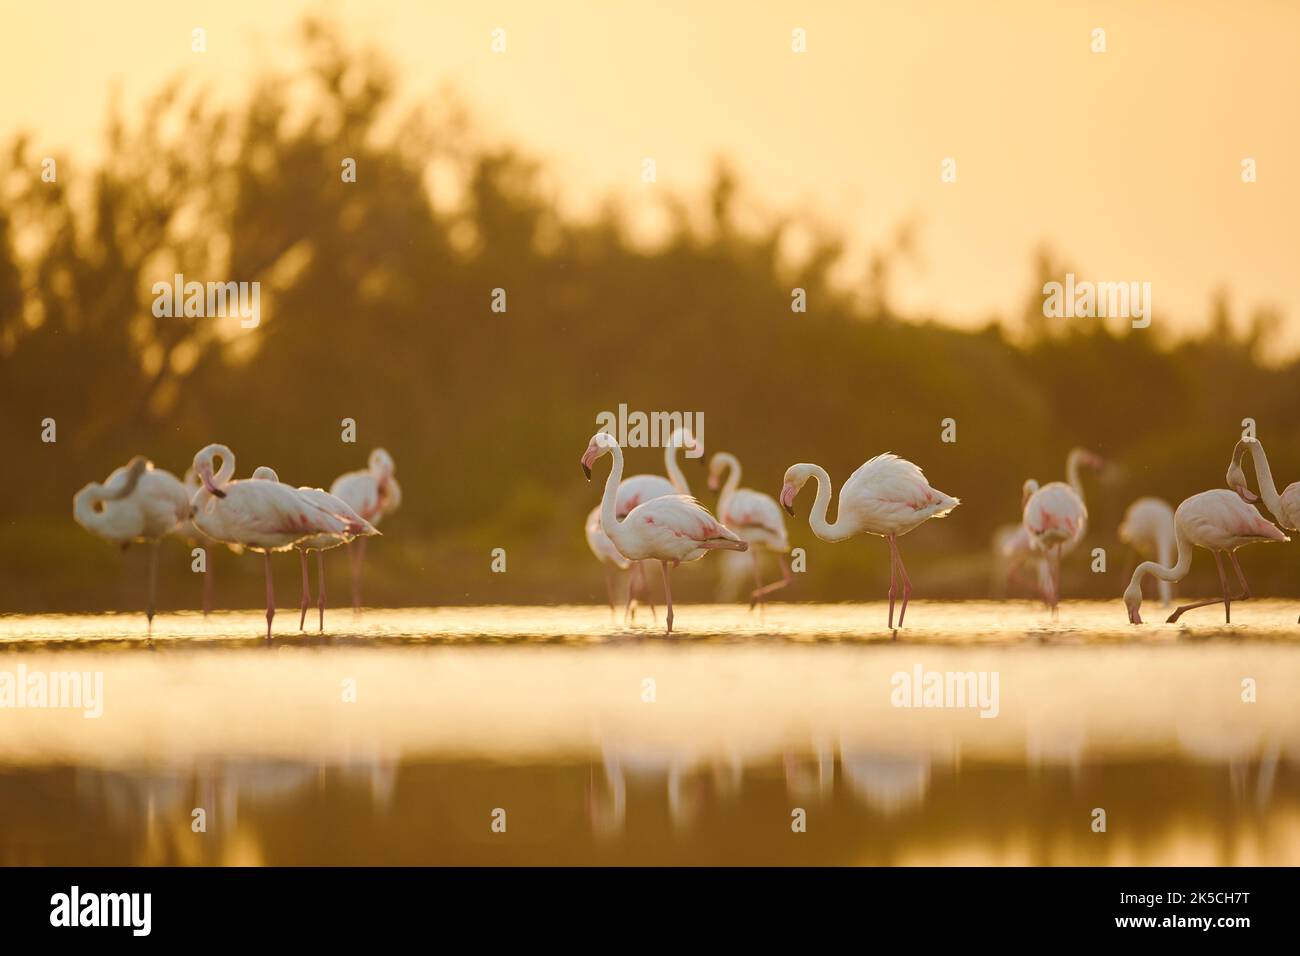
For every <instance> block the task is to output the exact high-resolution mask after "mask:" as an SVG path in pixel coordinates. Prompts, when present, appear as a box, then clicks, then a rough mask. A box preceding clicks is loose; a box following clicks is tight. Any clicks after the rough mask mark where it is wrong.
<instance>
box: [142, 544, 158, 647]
mask: <svg viewBox="0 0 1300 956" xmlns="http://www.w3.org/2000/svg"><path fill="white" fill-rule="evenodd" d="M157 594H158V542H157V541H150V542H149V603H148V605H147V606H146V607H145V611H144V613H145V616H146V617H147V618H148V619H149V633H150V634H152V633H153V615H154V610H155V606H154V599H155V597H156V596H157Z"/></svg>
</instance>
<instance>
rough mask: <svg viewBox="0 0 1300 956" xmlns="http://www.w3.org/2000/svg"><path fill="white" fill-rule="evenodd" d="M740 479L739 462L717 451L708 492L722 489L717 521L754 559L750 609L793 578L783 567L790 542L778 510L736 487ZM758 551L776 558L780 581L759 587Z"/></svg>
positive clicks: (767, 498) (756, 494)
mask: <svg viewBox="0 0 1300 956" xmlns="http://www.w3.org/2000/svg"><path fill="white" fill-rule="evenodd" d="M723 472H727V473H728V474H727V480H726V483H725V484H723V482H722V474H723ZM740 475H741V469H740V461H739V459H737V458H736V456H735V455H733V454H731V453H730V452H726V451H720V452H718V453H717V454H715V455H714V456H713V458H712V459H710V460H709V490H710V491H717V490H718V488H719V487H721V488H722V493H721V494H719V495H718V520H719V521H721V522H722V523H723V524H724V525H726V526H727V527H728V528H731V529H732V530H733V531H735V532H736V533H737V534H739V535H740V536H741V537H742V538H744V539H745V540H746V541H748V542H749V545H750V553H751V554H752V555H753V558H754V590H753V591H752V592H750V602H749V606H750V608H751V609H752V608H753V607H754V605H755V604H756V603H758V604H761V603H763V602H764V600H765V598H766V596H767V595H768V594H771V593H772V592H773V591H779V590H780V589H781V588H784V587H787V586H789V585H790V583H791V582H792V581H794V575H793V574H791V573H790V568H789V565H787V564H786V563H785V555H786V552H787V551H789V550H790V539H789V536H788V535H787V534H786V531H785V516H784V515H782V514H781V506H780V505H778V504H777V503H776V499H775V498H773V497H772V496H771V495H765V494H763V493H762V492H761V491H755V490H754V489H753V488H741V487H739V485H740ZM760 550H768V551H771V552H772V553H773V554H775V555H776V562H777V564H779V565H780V566H781V580H780V581H774V582H773V583H771V584H764V583H763V578H762V574H761V571H760V568H759V561H758V553H759V551H760Z"/></svg>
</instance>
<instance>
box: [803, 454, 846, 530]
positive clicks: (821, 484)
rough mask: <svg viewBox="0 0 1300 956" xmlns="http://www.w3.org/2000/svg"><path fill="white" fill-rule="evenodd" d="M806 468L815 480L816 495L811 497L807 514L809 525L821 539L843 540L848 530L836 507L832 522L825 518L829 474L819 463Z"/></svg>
mask: <svg viewBox="0 0 1300 956" xmlns="http://www.w3.org/2000/svg"><path fill="white" fill-rule="evenodd" d="M807 470H808V472H809V473H810V474H811V475H812V477H813V479H814V480H816V482H817V497H816V498H814V499H813V506H812V511H811V512H810V513H809V515H808V525H809V527H811V528H812V530H813V534H815V535H817V537H819V538H821V539H822V540H823V541H843V540H844V539H845V538H847V537H849V531H848V529H847V528H846V527H845V526H844V522H843V518H844V515H843V514H840V513H839V509H836V515H835V522H834V524H832V523H830V522H828V521H827V520H826V512H827V511H829V510H830V506H831V476H830V475H828V474H827V473H826V469H825V468H823V467H822V466H821V465H809V466H808V468H807ZM841 504H842V502H841Z"/></svg>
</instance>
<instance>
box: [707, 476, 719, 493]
mask: <svg viewBox="0 0 1300 956" xmlns="http://www.w3.org/2000/svg"><path fill="white" fill-rule="evenodd" d="M717 490H718V476H717V475H709V491H717Z"/></svg>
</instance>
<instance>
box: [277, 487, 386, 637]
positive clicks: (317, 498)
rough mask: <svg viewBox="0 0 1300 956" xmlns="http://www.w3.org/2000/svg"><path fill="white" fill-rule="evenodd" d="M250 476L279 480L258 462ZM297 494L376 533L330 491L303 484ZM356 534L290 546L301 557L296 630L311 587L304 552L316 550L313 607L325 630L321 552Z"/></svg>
mask: <svg viewBox="0 0 1300 956" xmlns="http://www.w3.org/2000/svg"><path fill="white" fill-rule="evenodd" d="M253 478H254V479H257V480H261V481H279V480H280V476H279V475H278V474H276V472H275V469H274V468H268V467H266V466H265V465H262V466H260V467H258V468H256V469H254V470H253ZM297 491H298V493H299V494H301V495H303V496H305V497H306V498H307V500H308V501H311V502H312V503H313V504H316V505H319V506H320V507H321V508H324V509H325V510H326V511H328V512H329V513H330V514H333V515H337V516H338V517H340V518H343V519H344V520H345V521H348V522H351V523H352V524H354V525H355V526H357V527H359V528H364V529H368V530H365V531H362V534H365V535H372V534H379V532H378V531H377V530H376V529H375V527H374V525H372V524H371V523H370V522H369V521H367V520H366V519H365V518H363V517H361V516H360V515H359V514H357V513H356V512H355V511H353V510H352V506H351V505H349V504H348V503H347V502H346V501H344V500H343V499H342V498H339V497H337V496H336V495H332V494H330V493H329V492H328V491H326V490H324V489H323V488H310V487H308V486H306V485H303V486H300V487H299V488H298V489H297ZM354 537H356V535H353V534H314V535H312V536H311V537H310V538H303V539H302V540H301V541H298V542H296V543H295V544H294V549H295V550H296V551H297V552H298V555H299V556H300V557H301V558H302V605H301V609H300V610H301V613H300V614H299V615H298V630H300V631H301V630H302V628H303V624H304V623H306V621H307V605H308V604H310V603H311V589H310V587H309V586H308V580H307V552H308V551H315V552H316V607H317V608H318V610H319V611H320V630H321V633H324V631H325V557H324V553H325V552H326V551H328V550H330V548H337V547H338V546H339V545H342V544H347V543H348V542H349V541H351V540H352V539H353V538H354Z"/></svg>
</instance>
